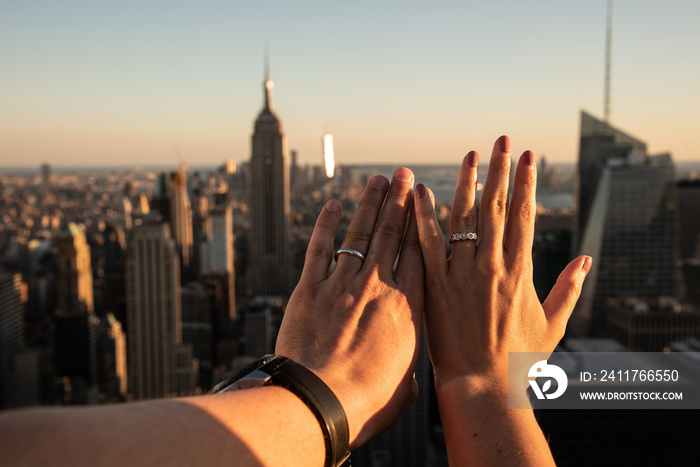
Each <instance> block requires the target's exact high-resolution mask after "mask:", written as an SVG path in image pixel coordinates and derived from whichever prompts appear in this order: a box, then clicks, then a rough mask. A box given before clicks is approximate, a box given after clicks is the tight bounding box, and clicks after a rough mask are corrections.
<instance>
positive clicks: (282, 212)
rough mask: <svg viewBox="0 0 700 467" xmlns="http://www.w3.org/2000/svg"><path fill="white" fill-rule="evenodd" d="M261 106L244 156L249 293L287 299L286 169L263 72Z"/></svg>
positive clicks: (278, 126)
mask: <svg viewBox="0 0 700 467" xmlns="http://www.w3.org/2000/svg"><path fill="white" fill-rule="evenodd" d="M265 75H266V76H265V87H264V90H265V103H264V106H263V109H262V111H261V112H260V114H259V115H258V118H257V120H256V121H255V131H254V133H253V137H252V155H251V158H250V169H251V187H250V191H249V194H250V202H249V208H250V219H251V231H250V233H251V235H250V250H251V251H250V268H249V269H248V275H249V276H248V277H249V280H248V284H249V288H250V291H251V292H252V293H253V294H254V295H289V293H290V291H291V255H290V248H289V166H288V162H287V147H286V146H287V144H286V140H285V137H284V134H283V132H282V122H281V121H280V120H279V118H278V117H277V115H275V113H274V110H273V106H272V81H271V80H270V78H269V73H267V71H266V73H265Z"/></svg>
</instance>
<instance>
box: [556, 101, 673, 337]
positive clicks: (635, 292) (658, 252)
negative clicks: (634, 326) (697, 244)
mask: <svg viewBox="0 0 700 467" xmlns="http://www.w3.org/2000/svg"><path fill="white" fill-rule="evenodd" d="M591 119H593V117H591V116H589V115H586V114H583V116H582V129H581V153H580V155H579V168H580V170H582V171H581V173H580V174H579V178H580V183H579V185H580V186H579V203H578V204H579V210H580V212H579V222H584V224H583V228H582V225H581V224H579V226H578V234H579V239H580V246H579V250H578V253H579V254H586V255H589V256H592V257H593V258H594V261H593V266H592V268H591V270H590V272H589V274H588V277H587V278H586V281H585V283H584V285H583V289H582V292H581V298H580V299H579V301H578V303H577V305H576V309H575V311H574V314H573V315H572V318H571V321H570V327H569V329H570V330H571V331H572V332H573V333H574V334H575V335H579V336H589V337H601V336H605V335H606V334H607V331H606V328H607V320H606V318H605V313H606V307H607V304H608V300H609V299H616V298H617V299H624V298H626V297H638V298H641V299H646V298H656V297H679V296H680V295H681V293H682V288H681V274H680V267H679V262H678V260H679V258H680V251H679V219H678V197H677V192H676V184H675V167H674V165H673V162H672V161H671V156H670V155H669V154H660V155H656V156H648V155H647V154H646V152H644V150H645V147H644V146H643V145H640V144H641V143H640V144H637V143H638V142H637V143H635V142H636V141H637V140H636V139H634V138H632V137H629V136H627V135H624V134H623V133H622V132H620V131H619V130H616V129H614V128H612V127H610V126H609V125H608V124H607V123H604V122H601V121H597V122H595V123H596V124H595V125H593V124H591ZM587 126H590V127H593V128H594V130H595V132H594V131H592V130H591V131H589V130H590V128H587ZM596 132H597V133H596ZM596 134H597V135H598V136H595V135H596ZM596 141H597V143H598V146H596V144H595V142H596ZM596 147H598V148H599V151H598V152H596V151H595V148H596ZM588 158H591V159H592V160H593V162H591V161H587V160H586V159H588ZM593 167H599V168H600V170H599V171H594V170H593ZM588 176H590V177H591V178H592V179H591V180H589V179H587V177H588ZM592 187H595V190H594V195H593V196H592V197H590V193H588V190H589V189H592ZM584 188H585V189H584ZM581 211H585V212H581ZM585 213H587V215H584V214H585Z"/></svg>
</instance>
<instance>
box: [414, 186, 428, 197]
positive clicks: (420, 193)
mask: <svg viewBox="0 0 700 467" xmlns="http://www.w3.org/2000/svg"><path fill="white" fill-rule="evenodd" d="M416 196H417V197H418V199H423V198H425V197H426V196H428V190H426V189H425V185H423V184H422V183H419V184H418V185H416Z"/></svg>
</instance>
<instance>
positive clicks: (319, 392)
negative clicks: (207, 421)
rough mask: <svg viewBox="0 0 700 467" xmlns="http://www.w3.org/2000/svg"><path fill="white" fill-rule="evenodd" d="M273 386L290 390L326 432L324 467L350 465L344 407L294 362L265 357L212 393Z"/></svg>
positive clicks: (275, 357)
mask: <svg viewBox="0 0 700 467" xmlns="http://www.w3.org/2000/svg"><path fill="white" fill-rule="evenodd" d="M271 385H272V386H280V387H283V388H285V389H287V390H289V391H290V392H292V393H293V394H294V395H296V396H297V397H298V398H299V399H301V400H302V402H304V404H306V406H307V407H309V409H311V411H312V412H313V414H314V416H315V417H316V419H317V420H318V422H319V424H320V425H321V431H323V440H324V442H325V444H326V462H325V466H326V467H341V466H343V467H345V466H349V465H350V451H348V444H349V439H350V430H349V429H348V419H347V417H346V416H345V411H344V410H343V406H342V405H340V401H339V400H338V398H337V397H336V396H335V394H333V391H331V389H330V388H329V387H328V386H326V384H325V383H324V382H323V381H322V380H321V378H319V377H318V376H316V374H315V373H314V372H312V371H311V370H309V369H308V368H306V367H304V366H302V365H300V364H298V363H296V362H294V361H292V360H291V359H289V358H287V357H283V356H281V355H273V354H270V355H265V356H264V357H262V358H261V359H260V360H258V361H256V362H253V363H251V364H250V365H248V366H246V367H245V368H243V369H242V370H241V371H239V372H238V373H235V374H233V375H232V376H230V377H229V378H227V379H226V380H224V381H222V382H221V383H219V384H217V385H216V386H215V387H214V389H212V391H211V393H212V394H218V393H222V392H227V391H236V390H240V389H249V388H254V387H260V386H271Z"/></svg>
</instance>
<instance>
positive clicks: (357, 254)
mask: <svg viewBox="0 0 700 467" xmlns="http://www.w3.org/2000/svg"><path fill="white" fill-rule="evenodd" d="M341 253H347V254H349V255H353V256H354V257H356V258H358V259H359V260H360V261H362V262H363V263H364V262H365V255H363V254H362V253H360V252H359V251H357V250H353V249H352V248H339V249H338V251H336V252H335V262H336V263H337V262H338V256H340V254H341Z"/></svg>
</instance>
